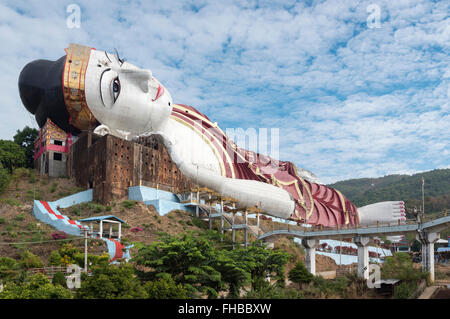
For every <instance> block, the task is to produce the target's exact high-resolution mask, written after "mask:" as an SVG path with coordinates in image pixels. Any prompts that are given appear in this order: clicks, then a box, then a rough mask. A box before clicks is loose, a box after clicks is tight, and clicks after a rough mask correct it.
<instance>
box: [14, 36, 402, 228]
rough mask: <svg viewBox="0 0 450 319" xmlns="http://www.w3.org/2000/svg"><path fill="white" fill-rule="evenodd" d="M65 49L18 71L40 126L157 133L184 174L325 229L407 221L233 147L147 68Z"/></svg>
mask: <svg viewBox="0 0 450 319" xmlns="http://www.w3.org/2000/svg"><path fill="white" fill-rule="evenodd" d="M65 52H66V55H64V56H63V57H61V58H60V59H58V60H56V61H49V60H35V61H33V62H30V63H29V64H27V65H26V66H25V67H24V68H23V70H22V72H21V74H20V76H19V91H20V97H21V99H22V102H23V104H24V105H25V107H26V108H27V110H28V111H29V112H31V113H32V114H34V115H35V117H36V121H37V123H38V125H39V126H40V127H42V126H43V125H44V124H45V122H46V120H47V118H50V119H51V120H52V121H53V122H54V123H55V124H56V125H58V126H59V127H60V128H61V129H63V130H65V131H66V132H68V133H70V134H72V135H78V134H79V133H80V132H81V131H84V130H93V131H94V133H97V134H100V135H105V134H111V135H114V136H117V137H120V138H124V139H128V140H131V139H133V138H137V137H140V136H151V135H153V136H156V137H157V138H158V139H160V141H161V142H162V143H163V144H164V145H165V146H166V148H167V150H168V152H169V154H170V156H171V158H172V160H173V161H174V163H175V164H176V165H177V167H178V168H179V170H180V171H181V172H182V173H183V174H184V175H186V176H187V177H188V178H190V179H191V180H192V181H193V182H194V183H196V184H198V185H201V186H205V187H208V188H210V189H213V190H214V191H216V192H218V193H219V194H221V195H222V196H229V197H233V198H235V199H237V200H238V204H237V206H238V208H239V207H253V206H257V207H259V208H260V209H262V210H263V211H264V213H265V214H267V215H271V216H274V217H279V218H283V219H291V220H294V221H297V222H299V223H306V224H311V225H322V226H325V227H342V226H344V225H348V226H349V227H352V226H357V225H371V224H376V223H379V224H386V223H393V222H398V221H399V220H400V221H403V220H405V212H404V204H403V202H402V201H388V202H380V203H375V204H371V205H367V206H364V207H360V208H357V207H356V206H355V205H354V204H353V203H352V202H350V201H349V200H348V199H347V198H346V197H345V196H344V195H343V194H341V192H339V191H338V190H336V189H333V188H330V187H327V186H325V185H323V184H321V183H320V182H319V181H318V180H317V178H316V177H315V176H314V174H312V173H310V172H308V171H306V170H304V169H300V168H297V167H296V166H295V165H294V164H293V163H291V162H288V161H279V160H277V159H274V158H271V157H269V156H265V155H262V154H258V153H255V152H252V151H248V150H245V149H242V148H240V147H238V146H237V145H236V144H235V143H234V141H233V140H232V139H230V138H228V137H227V135H226V134H225V133H224V131H222V129H221V128H220V127H219V126H218V125H217V124H216V123H213V122H212V121H211V120H210V119H209V118H208V117H207V116H206V115H205V114H203V113H201V112H199V111H198V110H196V109H195V108H193V107H191V106H188V105H184V104H174V103H173V101H172V97H171V95H170V93H169V91H168V90H167V89H166V88H165V87H164V86H163V85H162V84H161V83H160V82H159V81H158V80H157V79H156V78H155V77H153V74H152V72H151V71H150V70H148V69H141V68H139V67H137V66H135V65H133V64H131V63H128V62H126V61H124V60H123V59H121V58H120V57H119V56H118V55H117V54H111V53H108V52H106V51H101V50H96V49H94V48H91V47H86V46H82V45H76V44H71V45H70V46H69V47H68V48H67V49H65Z"/></svg>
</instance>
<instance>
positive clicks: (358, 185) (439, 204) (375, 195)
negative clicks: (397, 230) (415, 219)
mask: <svg viewBox="0 0 450 319" xmlns="http://www.w3.org/2000/svg"><path fill="white" fill-rule="evenodd" d="M422 177H423V178H424V179H425V213H435V212H440V211H443V210H444V209H446V208H448V209H450V169H436V170H433V171H429V172H422V173H417V174H414V175H387V176H384V177H379V178H359V179H350V180H346V181H341V182H337V183H334V184H330V185H328V186H330V187H332V188H336V189H338V190H340V191H341V192H342V193H343V194H344V195H345V196H346V197H347V198H348V199H350V200H351V201H352V202H353V203H354V204H355V205H356V206H358V207H361V206H364V205H368V204H373V203H376V202H381V201H389V200H403V201H405V203H406V206H407V207H414V206H417V207H420V205H421V201H422Z"/></svg>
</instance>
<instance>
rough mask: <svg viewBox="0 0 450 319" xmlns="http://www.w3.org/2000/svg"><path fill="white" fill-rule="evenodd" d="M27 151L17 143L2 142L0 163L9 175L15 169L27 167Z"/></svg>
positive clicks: (0, 144) (0, 145)
mask: <svg viewBox="0 0 450 319" xmlns="http://www.w3.org/2000/svg"><path fill="white" fill-rule="evenodd" d="M25 162H26V160H25V151H24V150H23V149H22V148H21V147H20V146H19V145H17V144H16V143H14V142H12V141H7V140H0V163H1V164H2V166H3V167H4V168H6V169H8V171H9V173H12V171H13V170H14V169H15V168H18V167H23V166H25Z"/></svg>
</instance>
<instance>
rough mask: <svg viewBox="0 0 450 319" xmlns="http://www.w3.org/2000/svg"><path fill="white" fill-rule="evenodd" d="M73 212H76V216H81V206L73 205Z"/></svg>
mask: <svg viewBox="0 0 450 319" xmlns="http://www.w3.org/2000/svg"><path fill="white" fill-rule="evenodd" d="M71 212H72V214H74V215H75V216H80V214H81V209H80V207H78V206H73V207H72V208H71Z"/></svg>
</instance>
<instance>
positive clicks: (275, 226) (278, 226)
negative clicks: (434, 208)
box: [267, 211, 448, 233]
mask: <svg viewBox="0 0 450 319" xmlns="http://www.w3.org/2000/svg"><path fill="white" fill-rule="evenodd" d="M447 216H448V214H447V211H444V212H441V213H437V214H432V215H425V217H424V218H422V223H425V222H429V221H432V220H436V219H439V218H442V217H447ZM417 224H419V221H418V220H417V219H407V220H405V221H399V222H397V223H378V224H374V225H364V226H362V225H356V226H354V225H340V226H339V225H338V226H337V227H322V226H311V227H304V226H299V225H293V224H289V223H286V222H284V223H283V222H277V221H272V223H271V227H270V229H269V230H268V231H267V232H270V231H277V230H287V231H288V232H295V231H300V232H308V233H309V232H320V231H327V230H331V231H335V230H344V229H377V228H380V227H398V226H404V225H417Z"/></svg>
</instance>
